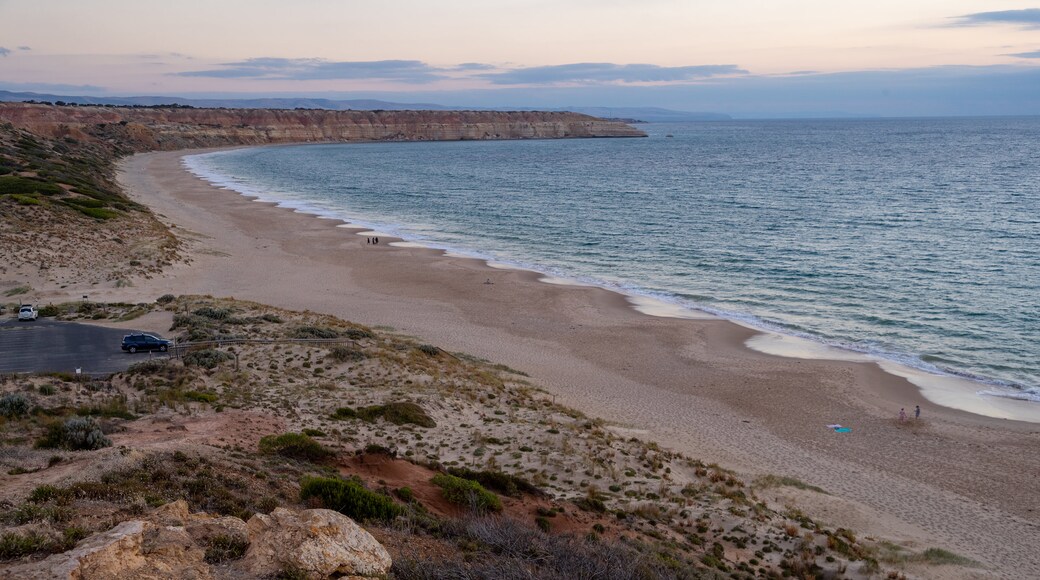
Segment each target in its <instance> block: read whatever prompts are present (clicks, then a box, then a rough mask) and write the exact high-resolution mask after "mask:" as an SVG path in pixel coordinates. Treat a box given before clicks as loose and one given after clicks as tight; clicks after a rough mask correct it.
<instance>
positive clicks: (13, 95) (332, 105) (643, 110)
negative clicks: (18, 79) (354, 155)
mask: <svg viewBox="0 0 1040 580" xmlns="http://www.w3.org/2000/svg"><path fill="white" fill-rule="evenodd" d="M0 101H8V102H25V101H43V102H49V103H56V102H58V101H61V102H64V103H75V104H77V105H123V106H135V105H136V106H140V107H154V106H156V105H179V106H186V107H195V108H199V109H220V108H225V109H326V110H330V111H348V110H353V111H380V110H382V111H416V110H421V111H465V110H474V109H475V110H488V111H515V110H541V111H571V112H574V113H583V114H585V115H591V116H593V117H600V118H610V119H638V120H640V121H647V122H669V121H672V122H679V121H722V120H727V119H730V116H729V115H723V114H720V113H694V112H688V111H673V110H670V109H661V108H657V107H581V106H574V107H554V108H546V107H539V108H535V109H531V108H530V107H512V108H509V107H460V106H449V105H438V104H435V103H394V102H390V101H380V100H375V99H347V100H333V99H315V98H302V97H301V98H263V99H230V98H229V99H191V98H185V97H161V96H141V97H88V96H69V95H51V94H46V93H26V92H12V91H3V90H0Z"/></svg>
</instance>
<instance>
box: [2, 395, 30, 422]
mask: <svg viewBox="0 0 1040 580" xmlns="http://www.w3.org/2000/svg"><path fill="white" fill-rule="evenodd" d="M28 413H29V399H28V398H27V397H26V396H25V395H22V394H20V393H8V394H6V395H4V396H3V397H0V415H2V416H4V417H8V418H12V417H21V416H23V415H26V414H28Z"/></svg>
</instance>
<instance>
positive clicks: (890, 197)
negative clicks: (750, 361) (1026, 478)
mask: <svg viewBox="0 0 1040 580" xmlns="http://www.w3.org/2000/svg"><path fill="white" fill-rule="evenodd" d="M640 128H642V129H644V130H645V131H646V132H647V133H648V134H649V135H650V137H649V138H647V139H588V140H545V141H481V142H476V141H467V142H437V143H364V144H343V145H339V144H335V145H297V146H279V147H263V148H254V149H240V150H234V151H228V152H219V153H209V154H202V155H194V156H190V157H187V158H186V161H185V163H186V165H187V166H188V167H189V169H190V170H192V171H193V172H195V173H196V174H198V175H200V176H201V177H203V178H205V179H207V180H209V181H211V182H213V183H215V184H217V185H220V186H223V187H227V188H230V189H233V190H236V191H239V192H241V193H243V194H245V195H250V196H255V197H257V198H260V199H262V200H265V201H276V202H279V203H281V204H282V205H285V206H287V207H292V208H296V209H297V210H299V211H303V212H308V213H313V214H316V215H319V216H323V217H328V218H334V219H340V220H343V221H345V222H350V223H353V224H359V225H363V226H365V227H367V228H370V229H372V230H374V231H379V232H383V233H386V234H390V235H395V236H399V237H402V238H404V239H406V240H409V241H412V242H416V243H421V244H424V245H428V246H431V247H435V248H442V249H446V250H449V251H452V252H454V253H457V254H462V255H467V256H472V257H478V258H484V259H488V260H493V261H495V262H498V263H504V264H509V265H514V266H517V267H522V268H528V269H533V270H538V271H541V272H544V273H546V274H547V275H550V276H552V277H554V278H561V279H565V280H571V281H574V282H577V283H583V284H591V285H598V286H603V287H607V288H610V289H614V290H617V291H619V292H623V293H626V294H629V295H632V296H650V297H653V298H656V299H659V300H662V301H664V302H667V303H670V304H672V305H675V306H677V307H681V308H684V309H689V310H690V311H691V312H694V311H703V312H707V313H711V314H714V315H718V316H722V317H725V318H729V319H732V320H734V321H738V322H741V323H743V324H747V325H751V326H754V327H757V328H762V329H765V330H770V331H773V332H778V333H781V334H785V335H791V336H797V337H801V338H804V339H809V340H812V341H816V342H819V343H822V344H826V345H830V346H833V347H838V348H841V349H845V350H848V351H854V352H859V353H866V354H869V355H871V356H872V357H876V358H882V359H888V360H890V361H894V362H897V363H900V364H902V365H907V366H910V367H914V368H916V369H920V370H924V371H927V372H930V373H935V374H939V375H954V376H958V377H964V378H969V379H972V380H975V381H978V385H979V391H980V393H982V394H984V395H993V396H1004V397H1011V398H1017V399H1023V400H1030V401H1036V402H1038V403H1040V118H987V119H921V120H909V119H899V120H797V121H720V122H701V123H683V124H646V125H640Z"/></svg>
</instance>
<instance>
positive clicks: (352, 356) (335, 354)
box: [329, 344, 365, 363]
mask: <svg viewBox="0 0 1040 580" xmlns="http://www.w3.org/2000/svg"><path fill="white" fill-rule="evenodd" d="M329 358H330V359H332V360H334V361H336V362H340V363H345V362H357V361H360V360H364V358H365V353H364V352H362V351H360V350H358V349H356V348H351V347H349V346H346V345H343V344H337V345H336V346H333V347H332V348H330V349H329Z"/></svg>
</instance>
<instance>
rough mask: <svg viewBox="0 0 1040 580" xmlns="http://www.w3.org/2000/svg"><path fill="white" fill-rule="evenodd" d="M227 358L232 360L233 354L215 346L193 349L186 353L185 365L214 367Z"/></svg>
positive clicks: (205, 367)
mask: <svg viewBox="0 0 1040 580" xmlns="http://www.w3.org/2000/svg"><path fill="white" fill-rule="evenodd" d="M226 360H231V355H229V354H227V353H226V352H222V351H219V350H217V349H215V348H205V349H202V350H193V351H191V352H189V353H188V354H186V355H184V366H189V367H191V366H195V367H202V368H204V369H212V368H215V367H216V366H217V365H219V364H220V363H222V362H224V361H226Z"/></svg>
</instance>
